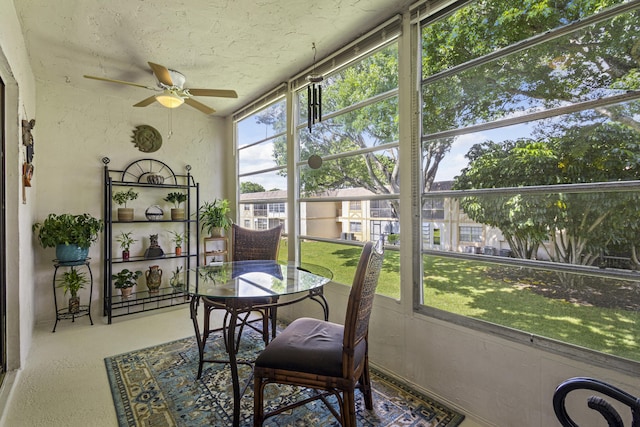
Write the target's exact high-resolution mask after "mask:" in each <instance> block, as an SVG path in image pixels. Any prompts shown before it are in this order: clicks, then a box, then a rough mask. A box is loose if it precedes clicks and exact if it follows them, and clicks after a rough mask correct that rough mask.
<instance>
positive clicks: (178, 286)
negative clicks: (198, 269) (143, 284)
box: [169, 265, 184, 291]
mask: <svg viewBox="0 0 640 427" xmlns="http://www.w3.org/2000/svg"><path fill="white" fill-rule="evenodd" d="M169 284H170V285H171V287H172V288H174V289H175V290H177V291H182V290H184V274H182V266H181V265H179V266H177V267H176V269H175V271H174V272H173V273H172V275H171V279H169Z"/></svg>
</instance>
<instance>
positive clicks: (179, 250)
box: [176, 248, 182, 256]
mask: <svg viewBox="0 0 640 427" xmlns="http://www.w3.org/2000/svg"><path fill="white" fill-rule="evenodd" d="M180 255H182V248H176V256H180Z"/></svg>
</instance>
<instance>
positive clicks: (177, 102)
mask: <svg viewBox="0 0 640 427" xmlns="http://www.w3.org/2000/svg"><path fill="white" fill-rule="evenodd" d="M156 101H158V102H159V103H160V105H162V106H163V107H167V108H177V107H179V106H181V105H182V104H184V99H182V98H181V97H180V96H179V95H177V94H175V93H173V92H170V91H165V92H163V93H161V94H159V95H156Z"/></svg>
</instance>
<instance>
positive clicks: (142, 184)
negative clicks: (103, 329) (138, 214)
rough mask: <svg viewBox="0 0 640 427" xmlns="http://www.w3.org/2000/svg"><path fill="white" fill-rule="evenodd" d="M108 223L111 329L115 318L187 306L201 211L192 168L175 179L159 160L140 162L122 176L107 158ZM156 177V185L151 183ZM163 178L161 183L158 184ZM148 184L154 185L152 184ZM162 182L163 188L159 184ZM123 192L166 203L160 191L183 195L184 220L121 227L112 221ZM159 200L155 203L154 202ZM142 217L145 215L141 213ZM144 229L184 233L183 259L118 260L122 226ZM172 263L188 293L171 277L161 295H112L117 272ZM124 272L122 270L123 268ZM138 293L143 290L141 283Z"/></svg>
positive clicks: (106, 295)
mask: <svg viewBox="0 0 640 427" xmlns="http://www.w3.org/2000/svg"><path fill="white" fill-rule="evenodd" d="M102 162H103V164H104V205H103V206H104V222H105V231H104V239H103V242H104V244H103V250H104V263H103V266H104V267H103V287H104V289H103V311H104V313H103V315H104V316H107V317H108V323H109V324H111V320H112V318H114V317H120V316H126V315H130V314H135V313H140V312H144V311H150V310H156V309H161V308H166V307H172V306H175V305H179V304H185V303H188V301H189V299H188V295H187V294H186V293H185V291H184V289H187V288H188V285H189V280H190V277H189V276H190V275H189V274H188V270H189V269H190V268H192V267H195V266H196V265H197V264H198V259H199V257H200V248H199V245H198V242H199V241H200V227H199V226H198V225H199V224H198V215H197V211H198V206H200V188H199V184H198V183H196V182H195V181H194V179H193V176H192V175H191V172H190V171H191V167H190V166H189V165H187V166H185V170H186V173H185V174H176V173H174V172H173V170H172V169H171V168H170V167H169V166H168V165H167V164H166V163H164V162H161V161H159V160H155V159H141V160H136V161H133V162H132V163H130V164H129V165H127V166H126V167H125V168H124V169H122V170H116V169H110V168H109V163H110V159H109V158H108V157H104V158H103V159H102ZM149 176H154V179H148V177H149ZM157 176H160V177H161V178H159V179H158V178H157ZM148 180H149V181H155V182H154V183H150V182H148ZM158 181H160V182H161V183H159V182H158ZM121 187H128V188H136V189H137V190H138V191H140V192H141V193H142V192H144V193H150V194H151V197H157V198H160V199H161V198H164V196H165V195H166V194H163V193H162V192H161V191H162V190H164V191H165V192H166V191H182V192H184V193H185V194H186V195H187V200H186V201H185V202H184V209H185V219H180V220H172V219H165V218H164V217H163V218H162V219H154V220H149V219H140V218H137V219H134V220H133V221H118V220H117V217H116V218H115V219H114V216H113V211H114V206H113V198H112V197H113V194H114V189H115V191H119V189H120V188H121ZM156 200H157V199H156ZM142 210H143V211H144V209H142ZM144 224H153V225H155V226H159V227H166V228H169V227H170V226H171V225H177V226H178V227H179V229H180V230H184V236H185V239H184V243H183V245H182V247H183V249H182V253H181V254H179V255H177V254H175V253H165V254H164V255H162V256H161V257H154V258H147V257H145V256H142V255H139V256H138V255H136V256H131V257H129V258H128V259H124V258H122V257H120V256H117V253H116V250H117V249H118V247H119V246H118V243H117V241H116V236H114V230H115V231H116V235H117V233H118V232H119V231H122V229H123V226H124V225H130V226H134V227H138V228H140V229H142V228H143V227H145V225H144ZM149 263H153V264H162V263H165V264H166V263H173V264H174V265H175V264H177V265H178V266H181V267H182V268H183V270H182V271H183V272H184V284H185V285H186V287H185V288H184V289H181V288H176V287H173V286H170V285H169V284H168V283H169V280H168V278H167V277H164V278H163V283H162V285H161V287H160V289H158V290H157V291H151V290H144V289H143V290H136V292H134V293H132V294H131V296H129V297H124V296H122V295H118V294H117V292H114V290H115V287H114V285H113V282H112V280H111V276H112V274H113V270H114V266H116V268H118V269H119V270H121V269H124V268H127V269H129V270H142V271H143V270H144V269H143V268H141V266H144V265H145V264H147V265H149ZM119 267H122V268H119ZM142 281H143V280H141V281H139V284H138V286H137V288H140V282H142Z"/></svg>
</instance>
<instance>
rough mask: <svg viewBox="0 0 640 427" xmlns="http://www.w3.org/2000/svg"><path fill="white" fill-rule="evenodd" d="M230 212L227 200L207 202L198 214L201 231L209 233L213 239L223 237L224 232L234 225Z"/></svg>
mask: <svg viewBox="0 0 640 427" xmlns="http://www.w3.org/2000/svg"><path fill="white" fill-rule="evenodd" d="M229 212H231V208H230V207H229V201H228V200H227V199H215V200H214V201H213V202H205V203H204V205H202V206H201V207H200V209H199V213H198V219H199V220H200V227H201V229H202V230H203V231H206V232H207V233H209V234H210V235H211V237H215V236H222V232H223V231H224V230H226V229H227V228H229V227H230V226H231V224H233V220H232V219H231V218H230V217H229Z"/></svg>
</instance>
